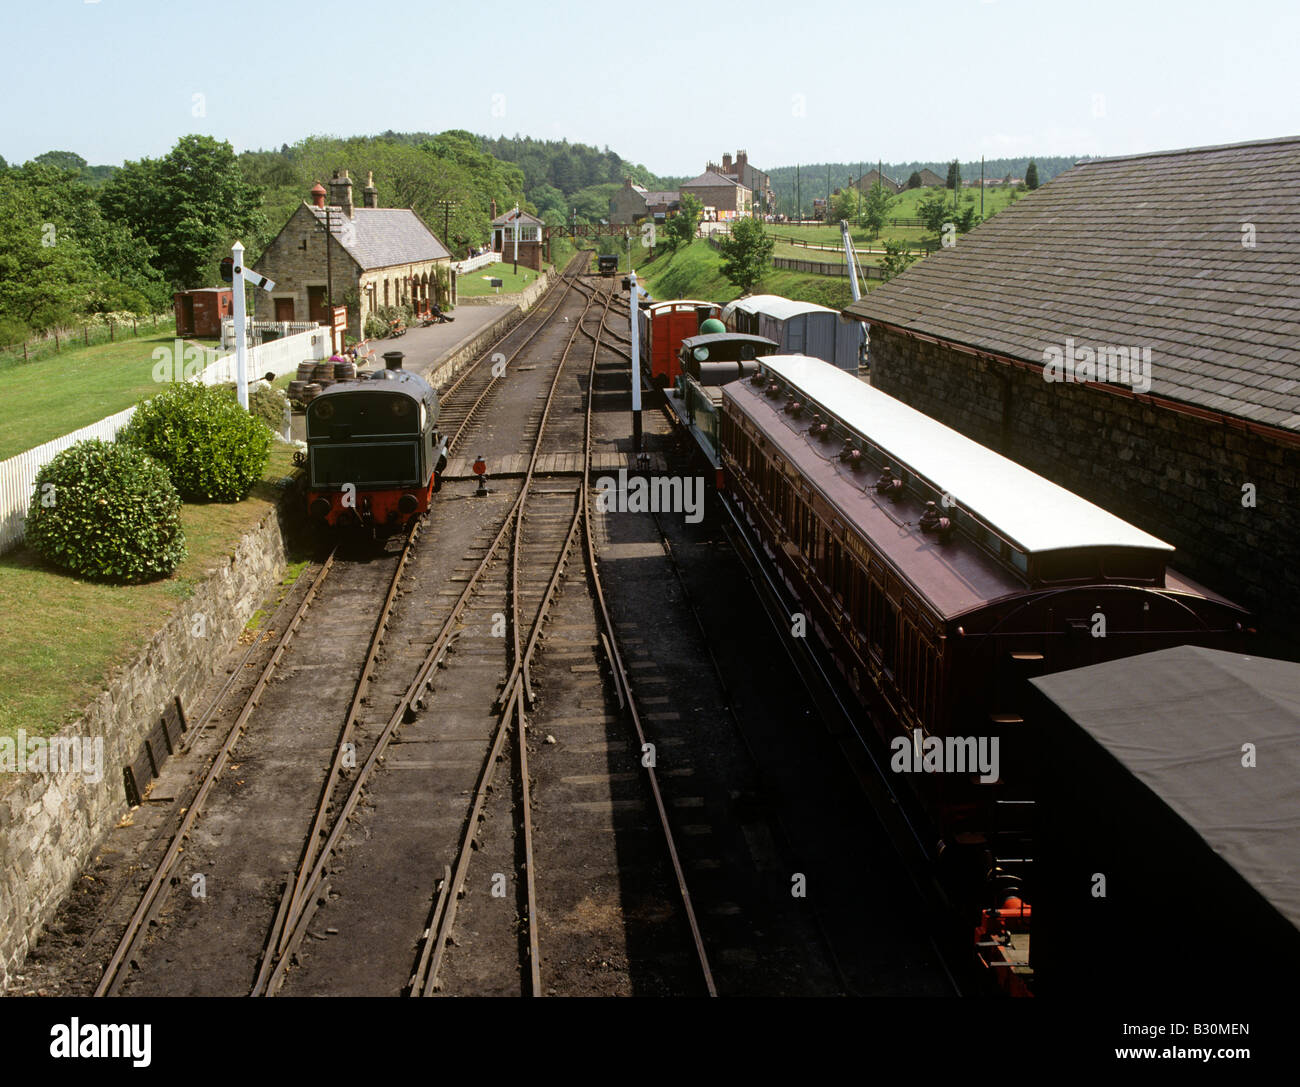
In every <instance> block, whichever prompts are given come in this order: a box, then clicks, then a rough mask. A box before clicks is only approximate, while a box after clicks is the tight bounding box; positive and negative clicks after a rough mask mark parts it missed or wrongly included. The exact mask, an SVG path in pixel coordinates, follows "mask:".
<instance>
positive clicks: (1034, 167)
mask: <svg viewBox="0 0 1300 1087" xmlns="http://www.w3.org/2000/svg"><path fill="white" fill-rule="evenodd" d="M1025 188H1026V189H1029V190H1031V191H1032V190H1033V189H1036V188H1038V164H1037V163H1036V162H1034V160H1033V159H1030V160H1029V165H1028V166H1026V167H1025Z"/></svg>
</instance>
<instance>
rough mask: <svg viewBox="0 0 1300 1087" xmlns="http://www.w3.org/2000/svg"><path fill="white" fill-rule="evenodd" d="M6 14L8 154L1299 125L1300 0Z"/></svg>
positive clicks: (295, 2)
mask: <svg viewBox="0 0 1300 1087" xmlns="http://www.w3.org/2000/svg"><path fill="white" fill-rule="evenodd" d="M402 10H408V11H410V12H412V17H411V18H409V19H407V18H399V19H392V18H384V19H382V20H381V19H379V18H371V17H369V12H371V11H374V12H376V13H378V12H380V11H382V12H384V13H385V15H387V14H388V13H390V12H398V11H402ZM4 24H5V25H4V36H5V39H6V44H7V46H8V47H7V48H6V50H5V60H6V68H7V71H6V73H5V76H6V78H5V98H6V101H5V104H4V106H3V115H2V116H3V120H0V154H2V155H4V157H5V158H6V159H7V160H8V161H9V162H11V163H18V162H22V161H25V160H26V159H28V158H30V157H32V156H33V155H36V154H39V153H40V152H42V151H47V150H54V149H58V150H68V151H76V152H77V153H79V154H81V155H82V156H84V157H85V158H86V159H87V160H89V161H90V162H91V163H119V162H121V161H122V160H123V159H128V158H140V157H142V156H145V155H148V156H158V155H161V154H164V153H165V152H166V151H167V150H168V148H170V147H171V146H172V144H173V143H174V142H175V141H176V139H177V138H178V137H180V136H182V135H184V134H186V133H188V132H203V133H208V134H211V135H213V136H216V137H219V138H221V139H226V140H229V141H230V142H231V143H232V144H233V145H234V146H235V149H236V150H237V151H242V150H246V149H249V148H256V147H278V146H279V145H280V144H281V143H293V142H294V141H296V140H298V139H301V138H302V137H304V136H307V135H311V134H315V133H328V134H334V135H355V134H366V133H377V132H381V131H383V130H384V129H389V128H391V129H396V130H402V131H407V130H427V131H439V130H441V129H445V128H465V129H469V130H470V131H473V132H480V133H486V134H489V135H495V134H507V135H513V134H515V133H520V134H523V135H531V136H536V137H539V138H546V139H559V138H562V137H563V138H568V139H570V140H574V141H581V142H585V143H591V144H595V145H596V146H604V145H609V146H610V147H611V148H613V149H614V150H615V151H617V152H619V153H620V154H621V155H623V156H624V157H626V158H629V159H632V160H634V161H639V162H642V163H644V164H645V165H646V166H648V167H649V168H650V169H651V170H653V171H655V172H656V173H660V174H693V173H696V172H697V171H699V170H701V169H703V166H704V162H705V160H706V159H708V158H717V157H719V156H720V155H721V154H722V152H723V151H725V150H732V151H734V150H736V149H737V148H741V147H744V148H747V149H748V151H749V153H750V160H751V161H752V162H753V163H754V164H755V165H757V166H759V167H770V166H782V165H791V164H794V163H796V162H815V161H845V162H849V161H857V160H860V159H866V160H874V159H878V158H879V159H884V160H886V161H890V160H893V161H902V160H910V159H922V160H926V159H935V160H946V159H951V158H954V157H955V158H960V159H963V160H965V159H972V158H977V157H979V156H980V155H986V156H988V157H998V156H1003V155H1026V154H1028V155H1049V154H1124V153H1129V152H1137V151H1152V150H1159V149H1164V148H1175V147H1190V146H1199V145H1206V144H1216V143H1230V142H1236V141H1240V140H1250V139H1263V138H1267V137H1271V136H1282V135H1295V134H1297V133H1300V119H1298V114H1300V94H1298V93H1297V88H1298V86H1300V75H1298V74H1297V73H1298V71H1300V44H1298V43H1300V3H1297V2H1296V0H1229V2H1226V3H1225V2H1223V0H1214V2H1202V0H1177V2H1176V0H1096V2H1087V0H1080V2H1077V3H1062V2H1059V0H1037V2H1035V0H922V2H917V3H913V2H908V0H892V2H889V3H880V2H878V0H857V2H845V0H840V2H838V3H826V4H812V3H807V2H802V3H801V2H799V0H784V2H781V3H772V2H769V0H743V2H732V3H727V4H715V3H711V2H709V0H692V2H680V0H649V2H645V3H635V2H628V0H623V2H621V3H618V4H610V3H593V2H590V0H559V3H558V4H549V3H548V4H545V5H542V4H522V3H517V2H514V0H503V2H499V3H491V4H478V3H475V2H474V0H468V2H466V0H460V2H457V3H442V4H438V5H423V4H419V3H414V4H410V5H398V6H397V7H392V6H389V7H383V8H380V7H375V8H371V7H369V6H368V5H366V4H364V3H355V2H354V3H348V4H344V3H337V2H335V0H313V2H310V3H309V2H305V0H257V2H252V0H230V2H226V3H219V2H213V3H208V2H204V3H200V2H196V0H96V2H85V0H40V2H33V3H24V4H21V5H19V4H16V3H10V4H6V5H5V15H4ZM236 64H237V65H238V67H239V68H240V69H241V70H242V72H243V75H242V76H240V77H238V78H232V77H231V76H230V75H229V74H228V69H229V68H231V67H233V66H235V65H236ZM471 72H473V73H474V74H471ZM196 95H200V96H203V97H202V98H201V99H200V98H196V97H195V96H196ZM200 109H201V110H202V115H201V116H200V115H198V113H199V111H200Z"/></svg>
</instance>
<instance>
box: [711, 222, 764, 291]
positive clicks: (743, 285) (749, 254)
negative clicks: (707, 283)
mask: <svg viewBox="0 0 1300 1087" xmlns="http://www.w3.org/2000/svg"><path fill="white" fill-rule="evenodd" d="M775 247H776V243H775V242H774V241H773V240H772V239H771V238H769V237H768V236H767V231H766V230H764V229H763V224H762V222H760V221H759V220H758V219H739V220H737V221H736V222H735V223H734V224H732V227H731V235H730V236H729V237H725V238H723V239H722V241H721V243H720V244H719V246H718V248H719V249H720V250H721V252H722V256H723V258H724V259H723V264H722V274H723V275H724V276H726V277H727V279H729V280H730V281H731V282H732V283H734V284H735V285H736V286H737V287H739V288H740V289H741V290H742V291H744V292H745V293H746V294H750V293H752V292H753V290H754V288H755V287H757V286H758V284H759V283H760V282H761V281H762V279H763V275H764V273H765V272H766V271H767V269H768V268H769V267H770V265H771V263H772V250H773V249H774V248H775Z"/></svg>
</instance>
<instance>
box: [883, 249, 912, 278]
mask: <svg viewBox="0 0 1300 1087" xmlns="http://www.w3.org/2000/svg"><path fill="white" fill-rule="evenodd" d="M915 260H916V254H915V253H909V252H908V251H907V243H906V242H885V255H884V257H883V258H882V259H881V261H880V278H881V280H882V281H883V282H885V283H888V282H889V281H890V280H891V279H893V278H894V277H895V276H896V275H899V274H900V273H901V272H905V271H906V270H907V266H908V265H909V264H911V263H912V262H913V261H915Z"/></svg>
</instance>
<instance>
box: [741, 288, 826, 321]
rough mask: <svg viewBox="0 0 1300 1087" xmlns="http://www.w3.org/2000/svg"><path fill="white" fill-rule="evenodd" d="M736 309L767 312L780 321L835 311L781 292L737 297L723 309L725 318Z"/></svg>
mask: <svg viewBox="0 0 1300 1087" xmlns="http://www.w3.org/2000/svg"><path fill="white" fill-rule="evenodd" d="M736 310H740V312H741V313H765V314H767V315H768V316H769V317H775V318H776V319H777V320H778V321H784V320H786V319H787V318H790V317H797V316H798V315H799V314H801V313H834V312H835V310H833V309H830V308H828V307H826V306H819V305H818V304H817V303H816V302H799V301H796V300H795V299H793V298H784V297H782V296H781V295H779V294H751V295H747V296H745V297H744V298H737V299H736V300H735V301H734V302H732V303H730V304H729V305H728V306H727V308H726V309H725V310H723V311H722V316H723V318H724V319H725V318H727V317H729V316H730V315H731V314H732V313H733V312H735V311H736Z"/></svg>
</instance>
